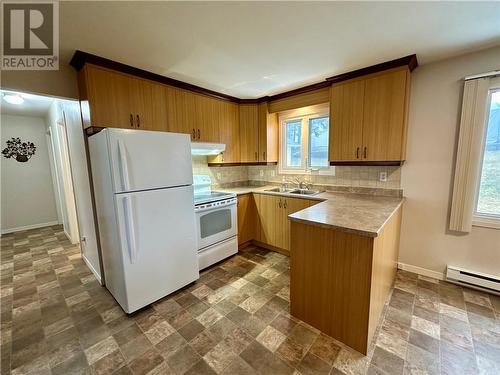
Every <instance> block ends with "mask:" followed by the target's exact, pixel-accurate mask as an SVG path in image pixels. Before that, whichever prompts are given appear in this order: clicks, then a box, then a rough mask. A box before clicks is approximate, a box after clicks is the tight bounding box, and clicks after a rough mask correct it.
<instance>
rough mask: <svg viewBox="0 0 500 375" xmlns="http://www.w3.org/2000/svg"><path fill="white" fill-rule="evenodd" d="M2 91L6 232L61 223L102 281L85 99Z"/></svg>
mask: <svg viewBox="0 0 500 375" xmlns="http://www.w3.org/2000/svg"><path fill="white" fill-rule="evenodd" d="M0 96H1V99H0V102H1V107H0V114H1V121H0V130H1V149H2V150H6V151H5V152H3V153H2V161H1V169H2V171H1V172H2V173H1V187H2V193H1V200H2V204H1V233H2V234H7V233H13V232H19V231H25V230H29V229H34V228H40V227H44V226H51V225H57V224H59V225H61V226H62V230H63V231H64V233H65V235H66V236H67V237H68V239H69V240H70V242H71V243H72V244H74V245H78V246H79V247H80V252H81V255H82V258H83V260H84V261H85V263H86V264H87V265H88V266H89V268H90V269H91V270H92V272H93V273H94V275H95V276H96V278H97V279H98V281H99V282H100V283H102V280H101V267H100V258H99V253H98V243H97V235H96V228H95V221H94V212H93V206H92V197H91V188H90V180H89V170H88V164H87V157H86V155H87V153H86V144H85V137H84V133H83V127H82V123H81V116H80V107H79V103H78V102H77V101H74V100H66V99H60V98H54V97H48V96H41V95H33V94H28V93H22V92H13V91H7V90H0ZM23 153H24V154H28V155H24V156H23V155H21V154H23ZM25 159H27V160H25Z"/></svg>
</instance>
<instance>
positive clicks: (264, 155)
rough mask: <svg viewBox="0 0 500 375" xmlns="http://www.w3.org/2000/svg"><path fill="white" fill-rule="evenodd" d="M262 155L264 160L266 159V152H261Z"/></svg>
mask: <svg viewBox="0 0 500 375" xmlns="http://www.w3.org/2000/svg"><path fill="white" fill-rule="evenodd" d="M262 157H263V159H264V161H266V152H265V151H264V152H263V153H262Z"/></svg>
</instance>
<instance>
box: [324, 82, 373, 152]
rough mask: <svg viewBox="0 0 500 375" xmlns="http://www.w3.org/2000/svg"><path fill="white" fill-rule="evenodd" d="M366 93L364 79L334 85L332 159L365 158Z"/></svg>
mask: <svg viewBox="0 0 500 375" xmlns="http://www.w3.org/2000/svg"><path fill="white" fill-rule="evenodd" d="M364 95H365V82H364V81H354V82H349V83H344V84H339V85H334V86H332V87H331V92H330V139H329V159H330V161H352V160H361V157H362V149H361V148H362V145H363V101H364Z"/></svg>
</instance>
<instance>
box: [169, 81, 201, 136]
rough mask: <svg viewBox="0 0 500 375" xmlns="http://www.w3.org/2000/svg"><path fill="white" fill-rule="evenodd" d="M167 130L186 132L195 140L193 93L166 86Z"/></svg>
mask: <svg viewBox="0 0 500 375" xmlns="http://www.w3.org/2000/svg"><path fill="white" fill-rule="evenodd" d="M167 108H168V111H167V123H168V131H170V132H173V133H186V134H190V135H191V140H192V141H194V140H195V136H196V129H195V125H194V123H195V119H194V112H195V110H194V95H193V94H190V93H189V92H188V91H185V90H181V89H177V88H174V87H170V86H167Z"/></svg>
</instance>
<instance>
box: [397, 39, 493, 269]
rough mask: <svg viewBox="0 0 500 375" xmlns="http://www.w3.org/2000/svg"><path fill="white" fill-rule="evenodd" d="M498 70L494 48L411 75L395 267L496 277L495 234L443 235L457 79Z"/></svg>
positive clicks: (459, 89)
mask: <svg viewBox="0 0 500 375" xmlns="http://www.w3.org/2000/svg"><path fill="white" fill-rule="evenodd" d="M496 69H500V47H496V48H491V49H488V50H483V51H480V52H476V53H472V54H468V55H464V56H460V57H456V58H453V59H448V60H444V61H441V62H437V63H432V64H429V65H424V66H421V67H419V68H417V69H416V70H415V71H414V73H413V74H412V89H411V97H410V112H409V129H408V131H409V133H408V149H407V157H406V159H407V162H406V163H405V165H404V166H403V168H402V178H401V185H402V188H403V189H404V195H405V196H406V197H407V201H406V203H405V206H404V209H403V223H402V232H401V247H400V256H399V260H400V262H401V263H404V264H408V265H411V266H416V267H421V268H423V269H426V270H431V271H434V272H436V274H435V276H438V275H439V274H441V273H442V272H443V271H444V270H445V267H446V265H447V264H450V265H454V266H458V267H464V268H467V269H471V270H475V271H480V272H484V273H488V274H492V275H497V276H500V230H498V229H488V228H479V227H474V228H473V230H472V232H471V233H470V234H454V233H449V232H448V230H447V228H448V217H449V206H450V199H451V189H452V183H453V180H452V179H453V173H454V159H455V151H456V144H457V136H458V126H459V122H460V110H461V104H462V91H463V78H464V77H465V76H468V75H472V74H476V73H482V72H487V71H491V70H496Z"/></svg>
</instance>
